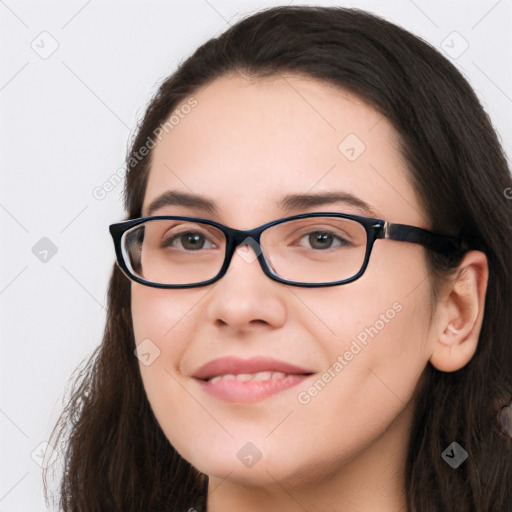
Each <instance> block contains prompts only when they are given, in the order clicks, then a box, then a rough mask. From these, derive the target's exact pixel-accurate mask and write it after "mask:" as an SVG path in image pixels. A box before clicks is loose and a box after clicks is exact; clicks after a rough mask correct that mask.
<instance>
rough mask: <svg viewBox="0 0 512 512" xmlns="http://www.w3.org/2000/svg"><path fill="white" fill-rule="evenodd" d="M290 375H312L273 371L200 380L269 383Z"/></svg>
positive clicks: (228, 374)
mask: <svg viewBox="0 0 512 512" xmlns="http://www.w3.org/2000/svg"><path fill="white" fill-rule="evenodd" d="M289 375H305V376H309V375H311V373H303V374H287V373H283V372H273V371H262V372H257V373H239V374H233V373H227V374H224V375H216V376H215V377H210V378H206V379H200V380H203V381H205V382H219V381H229V380H236V381H238V382H267V381H270V380H281V379H284V378H286V377H287V376H289Z"/></svg>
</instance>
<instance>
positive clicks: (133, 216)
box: [55, 7, 512, 512]
mask: <svg viewBox="0 0 512 512" xmlns="http://www.w3.org/2000/svg"><path fill="white" fill-rule="evenodd" d="M127 167H128V173H127V179H126V188H125V204H126V209H127V213H128V215H127V220H129V221H128V222H123V223H116V224H114V225H112V226H111V227H110V229H111V233H112V236H113V239H114V243H115V247H116V251H117V266H114V269H113V274H112V278H111V282H110V288H109V306H108V307H109V309H108V320H107V325H106V329H105V333H104V339H103V343H102V345H101V346H100V347H99V348H98V351H97V353H96V354H95V355H94V357H93V358H92V359H91V361H90V363H89V365H88V367H87V368H86V371H84V372H83V374H82V375H81V376H80V378H79V380H78V381H77V383H78V384H77V387H76V389H75V390H74V394H73V398H72V400H71V401H70V403H69V405H68V407H67V408H66V410H65V411H64V414H63V416H62V418H61V420H60V423H59V425H58V427H59V428H58V429H56V431H55V435H56V436H57V437H58V438H59V439H62V438H63V437H64V431H65V429H66V428H67V425H68V423H71V424H72V426H71V429H70V432H69V439H68V440H67V452H66V459H65V462H66V467H65V475H64V478H63V480H62V485H61V491H62V499H61V506H62V508H63V510H65V511H71V510H73V511H78V510H80V511H86V510H87V511H89V510H90V511H92V510H119V511H121V510H122V511H130V510H133V511H136V510H137V511H140V510H144V511H152V510H155V511H156V510H158V511H163V510H173V511H174V510H176V511H178V510H180V511H181V510H208V512H218V511H230V510H253V511H259V510H290V511H292V510H351V511H353V512H354V511H367V510H379V511H394V512H396V511H399V510H403V511H405V510H408V511H418V512H434V511H436V512H437V511H446V510H461V511H462V510H464V511H477V510H478V511H489V512H490V511H493V512H505V511H506V510H509V509H510V508H509V507H510V504H511V494H510V485H509V484H510V481H511V473H510V464H509V460H510V455H511V439H510V424H509V423H508V421H509V419H507V418H509V414H510V406H509V404H510V401H511V397H512V381H511V376H510V372H509V368H510V364H511V362H512V344H511V343H510V337H509V336H510V335H509V333H510V332H511V330H512V325H511V324H512V318H511V316H510V315H509V311H510V309H511V307H512V300H511V299H512V291H511V290H512V273H511V271H510V268H509V265H508V262H507V255H508V254H510V252H511V251H512V247H511V243H512V242H511V237H510V222H511V218H512V212H511V205H510V201H509V200H507V192H506V191H507V190H512V189H510V187H511V186H512V185H511V180H510V174H509V170H508V167H507V163H506V159H505V157H504V154H503V151H502V149H501V147H500V144H499V142H498V140H497V136H496V134H495V132H494V131H493V129H492V126H491V123H490V121H489V118H488V116H487V115H486V113H485V112H484V110H483V109H482V107H481V105H480V103H479V102H478V99H477V98H476V96H475V94H474V92H473V91H472V89H471V88H470V86H469V85H468V83H467V82H466V81H465V80H464V78H463V77H462V76H461V74H460V73H459V72H458V71H457V70H456V68H455V67H454V66H453V65H452V64H451V63H450V62H448V61H447V60H446V59H445V58H444V57H442V56H441V55H440V54H439V53H438V52H437V51H436V50H434V49H433V48H432V47H430V46H429V45H428V44H426V43H425V42H423V41H421V40H420V39H418V38H416V37H415V36H413V35H411V34H410V33H408V32H406V31H405V30H403V29H401V28H399V27H397V26H395V25H393V24H391V23H389V22H386V21H384V20H382V19H380V18H378V17H376V16H373V15H370V14H368V13H365V12H363V11H359V10H355V9H342V8H327V7H279V8H272V9H267V10H265V11H261V12H260V13H257V14H255V15H253V16H250V17H248V18H246V19H244V20H242V21H240V22H239V23H237V24H236V25H234V26H232V27H231V28H230V29H229V30H228V31H227V32H225V33H224V34H223V35H221V36H220V37H219V38H215V39H212V40H210V41H208V42H207V43H206V44H204V45H203V46H201V47H200V48H199V49H198V50H197V51H196V52H195V53H194V55H192V57H190V58H189V59H188V60H187V61H185V62H184V63H183V64H182V65H181V66H180V67H179V69H178V70H177V71H176V72H175V73H174V74H173V75H172V76H170V77H169V78H168V79H167V80H165V82H164V83H163V84H162V85H161V87H160V89H159V91H158V92H157V94H156V95H155V97H154V98H153V99H152V101H151V103H150V105H149V107H148V108H147V111H146V114H145V117H144V119H143V121H142V123H141V124H140V126H139V128H138V133H137V135H136V137H135V139H134V141H133V145H132V148H131V150H130V152H129V154H128V156H127ZM376 219H377V220H376ZM134 354H135V355H136V357H134Z"/></svg>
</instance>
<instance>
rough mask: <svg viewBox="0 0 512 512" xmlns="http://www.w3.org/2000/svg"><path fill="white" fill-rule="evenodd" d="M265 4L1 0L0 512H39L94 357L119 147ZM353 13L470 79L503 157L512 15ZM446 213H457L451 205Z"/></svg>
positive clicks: (445, 9) (510, 100)
mask: <svg viewBox="0 0 512 512" xmlns="http://www.w3.org/2000/svg"><path fill="white" fill-rule="evenodd" d="M284 3H285V2H277V1H263V0H262V1H227V0H187V1H172V2H171V1H167V2H164V1H160V2H158V1H142V0H141V1H137V2H133V1H132V2H127V1H123V2H112V1H111V2H107V1H104V0H103V1H99V0H89V1H86V0H72V1H69V0H68V1H66V2H64V1H61V2H36V1H32V2H22V1H18V2H16V1H15V0H5V1H0V39H1V41H0V48H1V49H2V61H1V66H0V106H1V116H0V130H1V134H0V140H1V141H2V144H1V149H0V151H1V160H0V162H1V186H0V229H1V234H2V245H1V249H0V254H1V265H0V314H1V329H2V330H1V344H2V345H1V357H0V364H1V388H0V390H1V391H0V440H1V441H0V443H1V444H0V447H1V458H0V460H1V473H0V512H18V511H23V512H25V511H28V510H30V511H33V512H39V511H43V510H47V509H46V507H45V504H44V501H43V498H42V478H41V464H42V463H43V464H44V463H47V462H45V461H44V460H43V459H42V451H43V450H44V447H45V444H44V443H45V441H47V440H48V438H49V434H50V432H51V429H52V427H53V425H54V423H55V421H56V420H57V417H58V414H59V413H60V411H61V409H62V399H63V397H64V394H65V392H66V390H67V389H69V386H68V379H69V378H70V376H71V374H72V372H73V370H74V369H75V368H76V367H77V366H78V365H79V364H80V362H81V361H82V360H84V358H86V357H88V356H89V355H90V354H91V353H92V351H93V350H94V348H95V347H96V346H97V345H98V344H99V343H100V341H101V335H102V331H103V327H104V321H105V303H106V289H107V283H108V279H109V276H110V272H111V269H112V265H113V262H114V250H113V246H112V242H111V239H110V235H109V232H108V224H109V223H112V222H115V221H118V220H121V219H122V218H123V217H124V215H125V213H124V211H123V205H122V200H121V199H122V186H123V185H122V183H121V184H119V185H118V186H117V187H115V188H114V189H113V190H111V191H109V192H108V193H106V194H104V197H102V198H98V194H97V193H96V195H95V194H94V191H95V190H97V188H98V187H102V186H103V184H104V183H105V182H106V181H107V180H109V178H110V177H111V176H112V175H113V174H115V173H116V171H118V170H119V169H121V168H122V167H123V159H124V156H125V153H126V147H127V144H128V142H129V141H130V138H131V135H132V134H133V130H134V128H135V126H136V122H137V120H138V119H140V117H141V115H142V113H143V110H144V106H145V105H146V104H147V102H148V100H149V98H150V96H151V95H152V94H153V93H154V92H155V90H156V88H157V86H158V84H159V83H160V82H161V81H162V80H163V79H164V78H165V77H166V76H167V75H169V74H170V73H171V72H173V71H174V70H175V68H176V66H177V64H178V63H179V62H180V61H181V60H183V59H184V58H186V57H188V56H189V55H190V54H191V53H192V52H193V51H194V50H195V48H197V47H198V46H199V45H200V44H201V43H203V42H205V41H206V40H207V39H209V38H210V37H213V36H216V35H219V34H220V33H221V32H223V31H224V30H225V29H226V28H227V27H228V26H229V25H230V24H232V23H234V22H235V21H237V20H238V19H240V17H242V16H244V15H246V14H249V13H251V12H254V11H256V10H258V9H260V8H264V7H269V6H274V5H282V4H284ZM289 3H291V4H294V5H298V4H301V3H307V4H314V5H339V6H355V7H360V8H363V9H367V10H369V11H372V12H375V13H376V14H379V15H381V16H383V17H385V18H386V19H388V20H390V21H392V22H395V23H397V24H399V25H401V26H403V27H404V28H406V29H408V30H409V31H411V32H413V33H414V34H416V35H418V36H420V37H422V38H423V39H425V40H427V41H428V42H430V43H431V44H432V45H433V46H435V47H436V48H438V49H439V50H440V51H441V52H444V53H445V55H446V56H447V57H448V58H449V59H451V60H452V61H453V62H454V63H455V64H456V65H457V66H458V68H459V69H460V70H461V71H462V72H463V74H464V75H465V76H466V77H467V79H468V80H469V82H470V83H471V85H472V86H473V88H474V89H475V90H476V92H477V94H478V96H479V98H480V99H481V101H482V102H483V105H484V107H485V109H486V110H487V112H488V113H489V115H490V117H491V119H492V122H493V124H494V126H495V128H496V130H497V132H498V133H499V135H500V137H501V140H502V143H503V146H504V148H505V151H506V152H507V154H508V155H510V154H512V152H511V149H512V130H511V128H512V71H511V69H512V68H511V65H510V63H511V62H512V44H511V43H512V38H511V35H510V34H511V33H512V0H500V1H497V0H480V1H447V0H443V1H438V0H436V1H433V0H414V1H413V0H396V1H386V2H382V1H380V0H373V1H370V0H368V1H354V2H348V1H336V2H289ZM456 200H457V198H454V201H456Z"/></svg>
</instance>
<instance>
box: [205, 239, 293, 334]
mask: <svg viewBox="0 0 512 512" xmlns="http://www.w3.org/2000/svg"><path fill="white" fill-rule="evenodd" d="M251 240H252V241H251ZM260 251H261V249H260V248H259V245H258V244H257V243H256V242H255V241H254V240H253V239H246V240H245V241H244V242H242V244H240V245H238V247H237V248H236V250H235V253H234V254H233V257H232V259H231V262H230V264H229V268H228V270H227V272H226V274H225V275H224V276H223V277H222V278H221V279H220V280H219V281H217V282H216V283H214V284H212V286H213V289H212V291H211V292H210V293H209V294H208V295H209V296H210V298H209V303H208V308H207V318H208V320H209V321H210V322H213V323H214V324H215V325H217V326H226V327H231V328H232V329H233V330H234V331H244V330H250V329H254V328H255V327H256V326H266V327H267V328H268V327H272V328H279V327H280V326H282V325H283V324H284V323H285V322H286V317H287V307H286V300H285V298H286V294H287V290H286V289H285V288H286V285H284V284H281V283H278V282H276V281H273V280H272V279H270V278H269V277H268V276H266V275H265V273H264V272H263V269H262V268H261V266H260V264H259V262H258V259H257V256H258V255H259V252H260Z"/></svg>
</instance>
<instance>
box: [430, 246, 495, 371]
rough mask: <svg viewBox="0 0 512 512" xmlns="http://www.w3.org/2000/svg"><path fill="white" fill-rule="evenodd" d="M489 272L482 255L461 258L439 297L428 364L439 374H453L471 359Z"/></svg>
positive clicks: (474, 253)
mask: <svg viewBox="0 0 512 512" xmlns="http://www.w3.org/2000/svg"><path fill="white" fill-rule="evenodd" d="M488 277H489V269H488V265H487V257H486V256H485V254H484V253H483V252H480V251H470V252H468V253H466V254H465V255H464V258H463V260H462V261H461V263H460V265H459V267H458V270H457V273H456V277H455V278H454V279H452V280H449V281H448V283H446V285H445V287H444V288H443V291H442V294H441V296H440V297H439V300H438V303H437V308H436V315H435V316H436V318H437V320H436V321H435V325H433V327H434V335H435V337H436V339H435V340H434V346H433V351H432V355H431V357H430V362H431V364H432V365H433V366H434V367H435V368H437V369H438V370H440V371H443V372H454V371H456V370H459V369H460V368H462V367H463V366H465V365H466V364H467V363H468V362H469V361H470V360H471V358H472V357H473V355H474V353H475V351H476V348H477V345H478V338H479V336H480V329H481V328H482V321H483V317H484V306H485V294H486V291H487V281H488Z"/></svg>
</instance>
